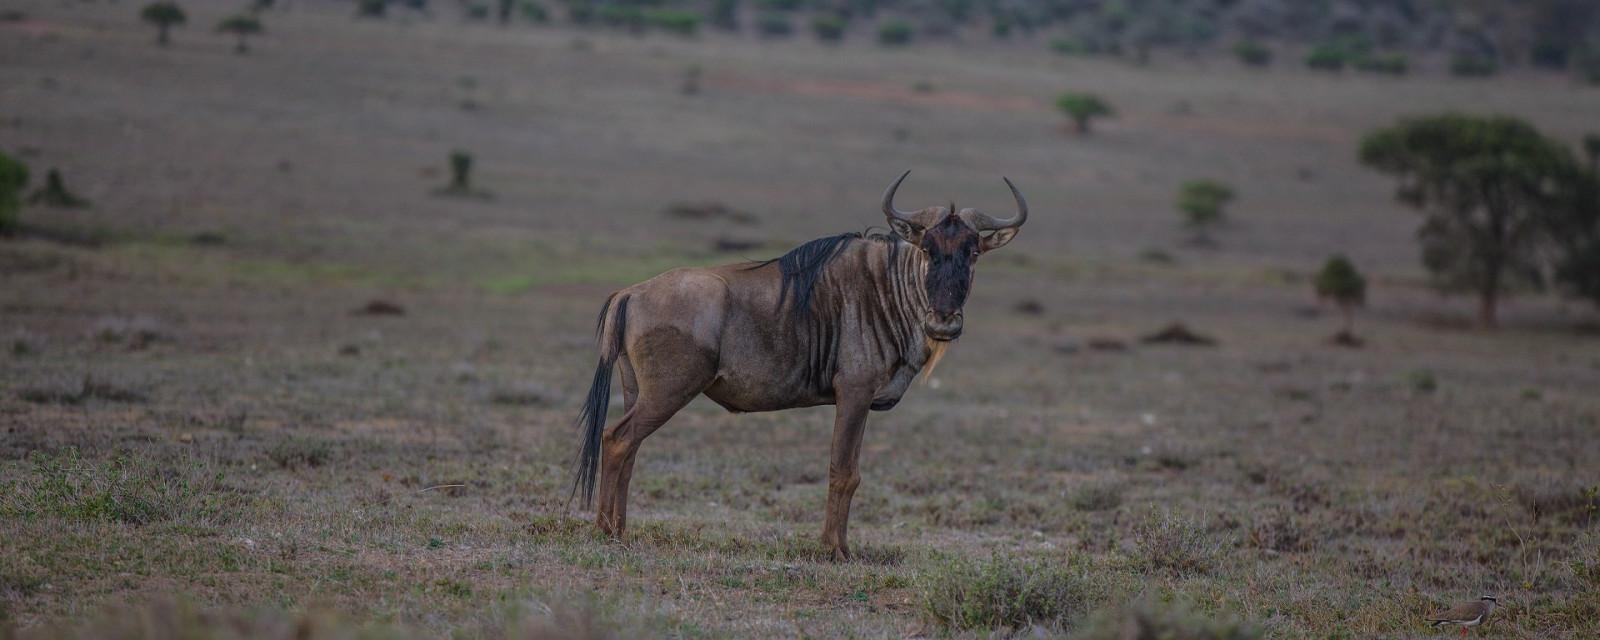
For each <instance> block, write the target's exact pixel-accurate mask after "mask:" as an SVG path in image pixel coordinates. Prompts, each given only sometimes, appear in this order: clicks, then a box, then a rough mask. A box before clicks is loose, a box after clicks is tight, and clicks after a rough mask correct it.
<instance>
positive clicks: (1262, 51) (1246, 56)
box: [1233, 40, 1272, 67]
mask: <svg viewBox="0 0 1600 640" xmlns="http://www.w3.org/2000/svg"><path fill="white" fill-rule="evenodd" d="M1233 55H1235V56H1237V57H1238V58H1239V61H1240V62H1243V63H1245V64H1246V65H1249V66H1252V67H1265V66H1267V65H1269V64H1272V49H1270V48H1268V47H1267V45H1264V44H1261V43H1259V42H1256V41H1254V40H1240V41H1238V42H1236V43H1234V44H1233Z"/></svg>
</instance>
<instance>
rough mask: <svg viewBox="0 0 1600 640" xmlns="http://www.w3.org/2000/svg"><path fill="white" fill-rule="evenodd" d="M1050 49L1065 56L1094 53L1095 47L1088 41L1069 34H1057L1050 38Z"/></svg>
mask: <svg viewBox="0 0 1600 640" xmlns="http://www.w3.org/2000/svg"><path fill="white" fill-rule="evenodd" d="M1050 50H1051V51H1054V52H1056V53H1059V54H1061V55H1064V56H1072V55H1082V54H1088V53H1094V47H1092V46H1090V45H1089V43H1088V42H1086V41H1083V40H1079V39H1077V38H1071V37H1068V36H1056V37H1054V38H1051V39H1050Z"/></svg>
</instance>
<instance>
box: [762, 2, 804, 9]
mask: <svg viewBox="0 0 1600 640" xmlns="http://www.w3.org/2000/svg"><path fill="white" fill-rule="evenodd" d="M805 5H806V3H805V0H756V6H757V7H760V8H762V9H765V10H767V11H799V10H800V9H801V8H802V7H804V6H805Z"/></svg>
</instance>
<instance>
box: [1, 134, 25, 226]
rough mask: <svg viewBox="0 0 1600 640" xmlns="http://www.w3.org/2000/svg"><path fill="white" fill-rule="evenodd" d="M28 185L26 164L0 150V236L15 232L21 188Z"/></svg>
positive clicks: (19, 209) (17, 223) (19, 208)
mask: <svg viewBox="0 0 1600 640" xmlns="http://www.w3.org/2000/svg"><path fill="white" fill-rule="evenodd" d="M27 187H28V165H26V164H23V163H22V161H21V160H18V159H16V158H13V157H11V156H10V155H7V154H6V153H5V152H3V151H0V237H5V236H13V235H16V233H17V226H18V225H19V223H20V221H19V219H18V213H19V212H20V211H21V210H22V190H23V189H26V188H27Z"/></svg>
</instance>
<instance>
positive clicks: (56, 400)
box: [17, 374, 149, 405]
mask: <svg viewBox="0 0 1600 640" xmlns="http://www.w3.org/2000/svg"><path fill="white" fill-rule="evenodd" d="M17 396H18V397H20V398H22V399H23V400H26V401H28V402H34V403H38V404H73V405H76V404H83V403H85V402H88V401H89V400H104V401H107V402H129V403H136V402H144V401H146V400H148V399H149V396H148V395H147V394H146V393H145V392H144V391H143V390H141V389H139V388H138V387H136V386H135V385H132V384H129V383H126V382H123V381H118V380H112V379H109V378H101V377H97V376H94V375H92V374H84V376H83V377H81V378H72V379H55V380H44V381H40V382H35V383H33V384H30V385H27V386H25V387H22V388H21V389H18V390H17Z"/></svg>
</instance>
